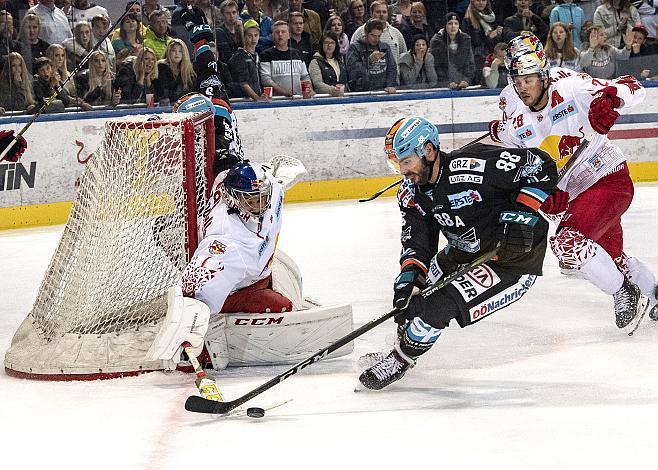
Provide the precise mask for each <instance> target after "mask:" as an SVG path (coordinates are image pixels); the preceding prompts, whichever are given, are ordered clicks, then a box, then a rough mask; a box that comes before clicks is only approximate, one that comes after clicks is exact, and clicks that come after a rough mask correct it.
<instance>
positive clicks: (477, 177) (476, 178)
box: [448, 173, 482, 184]
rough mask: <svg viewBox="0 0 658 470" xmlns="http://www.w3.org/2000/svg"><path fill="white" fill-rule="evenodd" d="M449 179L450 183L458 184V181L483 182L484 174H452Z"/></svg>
mask: <svg viewBox="0 0 658 470" xmlns="http://www.w3.org/2000/svg"><path fill="white" fill-rule="evenodd" d="M448 181H450V184H457V183H473V184H482V175H470V174H468V173H467V174H463V175H450V176H448Z"/></svg>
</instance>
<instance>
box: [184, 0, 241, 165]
mask: <svg viewBox="0 0 658 470" xmlns="http://www.w3.org/2000/svg"><path fill="white" fill-rule="evenodd" d="M181 19H182V21H183V22H184V23H185V27H186V28H187V30H188V33H189V35H190V41H191V42H192V44H194V55H193V59H194V71H195V72H196V76H197V87H198V88H199V91H200V93H188V94H187V95H184V96H182V97H181V98H180V99H179V100H178V101H177V102H176V104H175V105H174V107H173V110H174V112H198V111H205V110H210V111H212V112H213V113H214V115H215V152H216V158H215V162H214V170H215V174H219V173H220V172H222V171H224V170H227V169H229V168H231V167H232V166H233V165H235V164H236V163H238V162H240V161H242V160H243V159H244V153H243V150H242V144H241V142H240V137H239V136H238V123H237V119H236V117H235V114H234V113H233V109H232V107H231V103H230V101H229V97H228V93H227V87H228V86H229V82H230V81H231V77H230V72H229V70H228V66H227V65H226V64H224V63H223V62H221V61H220V60H219V59H218V58H216V57H215V55H214V54H213V52H212V49H211V47H210V46H211V44H212V42H213V41H214V36H213V32H212V29H211V28H210V26H209V25H208V20H207V19H206V16H205V14H204V13H203V11H202V10H201V9H199V8H198V7H188V8H186V9H184V10H183V11H182V12H181Z"/></svg>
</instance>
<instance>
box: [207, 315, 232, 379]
mask: <svg viewBox="0 0 658 470" xmlns="http://www.w3.org/2000/svg"><path fill="white" fill-rule="evenodd" d="M205 343H206V349H207V350H208V354H209V355H210V361H211V362H212V367H213V369H215V370H222V369H225V368H226V366H227V365H228V341H227V339H226V315H224V314H218V315H211V316H210V324H209V325H208V332H207V333H206V341H205Z"/></svg>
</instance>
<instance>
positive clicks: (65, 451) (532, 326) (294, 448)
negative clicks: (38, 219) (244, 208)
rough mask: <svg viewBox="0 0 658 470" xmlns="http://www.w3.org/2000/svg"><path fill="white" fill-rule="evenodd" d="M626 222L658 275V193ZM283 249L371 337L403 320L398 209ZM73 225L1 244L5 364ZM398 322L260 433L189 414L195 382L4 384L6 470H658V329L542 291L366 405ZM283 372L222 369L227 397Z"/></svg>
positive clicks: (369, 212)
mask: <svg viewBox="0 0 658 470" xmlns="http://www.w3.org/2000/svg"><path fill="white" fill-rule="evenodd" d="M636 188H637V191H636V196H635V200H634V202H633V205H632V207H631V209H630V210H629V212H628V213H627V214H626V216H625V217H624V219H623V223H624V227H625V229H626V230H625V234H624V235H625V239H626V247H627V252H629V253H631V254H635V255H637V256H639V257H641V258H642V259H643V260H644V261H646V262H647V263H648V264H649V265H650V266H651V267H652V269H653V270H654V271H655V272H656V271H658V254H657V251H656V249H655V244H656V235H655V234H656V222H655V214H656V213H657V212H658V185H648V184H645V185H637V186H636ZM285 219H286V220H285V223H284V230H283V233H282V236H281V239H280V246H281V247H282V248H283V249H284V250H286V251H287V252H288V253H289V254H290V255H291V256H292V257H293V258H294V259H295V260H296V261H297V262H298V264H299V265H300V267H301V269H302V272H303V274H304V281H305V291H306V292H305V293H306V295H310V296H312V297H314V298H317V299H318V300H320V301H322V302H324V303H332V302H352V303H353V306H354V312H355V323H356V325H361V324H363V323H365V322H367V321H368V320H370V319H372V318H374V317H376V316H379V315H380V314H382V313H384V312H386V311H388V310H389V309H390V302H391V283H392V280H393V278H394V277H395V274H396V271H397V269H398V267H397V266H398V263H397V257H398V253H399V228H400V219H399V215H398V212H397V208H396V204H395V201H394V199H392V198H382V199H379V200H377V201H374V202H370V203H368V204H358V203H357V202H356V201H341V202H328V203H307V204H291V205H288V206H287V208H286V214H285ZM61 231H62V227H61V226H60V227H52V228H51V227H48V228H37V229H21V230H13V231H5V232H0V260H2V284H1V288H0V351H1V352H2V353H3V355H4V351H5V350H6V349H7V348H8V346H9V344H10V341H11V338H12V336H13V333H14V331H15V330H16V328H17V327H18V325H19V323H20V322H21V320H22V319H23V318H24V316H25V315H26V314H27V313H28V311H29V309H30V307H31V305H32V302H33V301H34V298H35V296H36V294H37V291H38V289H39V285H40V282H41V278H42V276H43V273H44V271H45V269H46V267H47V264H48V262H49V259H50V256H51V254H52V252H53V251H54V249H55V246H56V243H57V241H58V238H59V236H60V234H61ZM393 326H394V325H393V323H386V324H384V325H381V326H379V327H378V328H377V329H375V330H373V331H371V332H370V333H368V334H366V335H365V336H363V337H361V338H359V339H358V340H357V341H356V350H355V352H354V353H353V354H352V355H351V356H349V357H346V358H341V359H335V360H330V361H326V362H320V363H317V364H314V365H312V366H310V367H308V368H307V369H305V370H304V371H303V372H301V373H299V374H297V375H295V376H293V377H292V378H290V379H288V380H287V381H285V382H283V383H281V384H279V385H278V386H276V387H274V388H272V389H271V390H269V391H268V392H266V393H264V394H263V395H261V396H259V397H257V398H255V399H254V400H253V401H252V402H250V403H249V404H250V405H252V406H267V405H268V404H272V403H276V402H279V401H281V400H286V399H289V398H293V399H294V400H293V401H292V402H290V403H288V404H287V405H285V406H282V407H280V408H277V409H275V410H271V411H270V412H268V414H267V416H266V417H265V418H263V419H261V420H255V419H252V418H248V417H233V418H220V417H213V416H208V415H197V414H191V413H188V412H186V411H185V410H184V408H183V403H184V401H185V398H186V397H187V396H188V395H189V394H193V393H194V392H195V387H194V385H193V376H192V375H186V374H183V373H179V372H176V373H168V374H165V373H152V374H147V375H143V376H141V377H133V378H127V379H116V380H110V381H103V382H101V381H96V382H73V383H66V382H63V383H53V382H39V381H28V380H21V379H15V378H11V377H8V376H7V375H6V374H3V373H0V425H1V426H0V447H2V451H0V468H2V469H13V468H23V469H34V468H40V469H43V468H47V469H50V468H64V469H94V470H96V469H106V468H107V469H149V470H150V469H195V468H204V469H238V468H240V469H266V468H267V469H269V468H274V469H302V468H303V469H307V468H308V469H313V470H315V469H325V468H326V469H337V468H345V469H348V468H349V469H351V468H356V469H366V468H376V469H396V470H404V469H418V468H431V469H451V470H452V469H476V468H477V469H498V468H500V469H524V470H525V469H551V470H552V469H597V470H601V469H615V470H618V469H624V468H634V469H647V468H656V467H657V466H658V454H656V453H655V452H654V450H655V449H654V448H653V445H654V443H655V442H656V441H657V440H658V360H657V359H658V324H656V323H654V322H651V321H650V320H648V318H647V319H646V320H645V322H644V323H643V325H642V326H641V327H640V329H639V330H638V331H637V332H636V334H635V336H633V337H628V336H626V335H625V333H624V332H623V331H621V330H619V329H617V328H616V327H615V325H614V315H613V307H612V299H611V298H609V297H607V296H605V295H603V294H601V293H599V292H597V291H595V290H594V288H593V287H591V286H590V285H589V284H587V283H586V282H585V281H582V280H574V279H570V278H566V277H564V276H561V275H560V273H559V271H558V268H557V263H556V260H555V258H554V257H553V256H552V255H551V254H548V255H547V260H546V266H545V275H544V276H543V277H542V278H540V279H539V280H538V282H537V283H536V284H535V286H534V287H533V288H532V289H531V290H530V292H529V293H528V294H527V296H526V298H524V299H523V301H520V302H517V303H515V304H514V305H513V306H511V307H509V308H506V309H504V310H502V311H499V312H496V313H494V314H493V315H492V316H491V317H489V318H488V319H485V320H483V321H482V322H480V323H478V324H476V325H474V326H471V327H468V328H466V329H460V328H459V327H457V326H452V327H450V328H448V329H447V330H446V331H445V332H444V334H443V335H442V337H441V338H440V340H439V342H438V343H437V344H436V345H435V347H434V348H433V349H432V350H431V351H430V352H429V353H428V354H426V355H425V356H423V357H422V358H421V359H420V360H419V362H418V365H417V366H416V368H414V369H413V370H412V371H411V372H409V373H408V374H407V376H406V377H404V379H403V380H402V381H400V382H397V383H395V384H393V385H391V386H390V387H389V388H387V389H385V390H384V391H381V392H362V393H354V391H353V389H354V386H355V384H356V377H357V375H358V374H357V372H356V371H355V370H354V366H353V363H354V361H355V359H356V358H357V357H358V356H359V355H361V354H363V353H365V352H368V351H373V350H379V349H382V348H384V347H386V346H385V343H386V337H387V336H391V335H392V333H393V330H394V328H393ZM286 368H287V367H259V368H237V369H230V370H228V371H225V372H223V373H222V374H221V376H220V380H219V382H220V384H221V388H222V389H223V392H224V394H225V395H226V397H227V398H228V399H233V398H236V397H238V396H240V395H242V394H243V393H245V392H246V391H248V390H250V389H252V388H254V387H256V386H258V385H260V384H261V383H263V382H265V381H267V380H269V379H270V378H271V377H273V376H274V375H276V374H278V373H280V372H283V371H284V370H285V369H286Z"/></svg>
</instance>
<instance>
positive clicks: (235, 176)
mask: <svg viewBox="0 0 658 470" xmlns="http://www.w3.org/2000/svg"><path fill="white" fill-rule="evenodd" d="M224 195H225V198H226V204H227V205H228V206H229V207H230V208H232V209H234V210H236V211H238V212H239V214H240V215H248V216H251V217H254V218H260V217H261V216H262V215H263V214H264V213H265V211H267V209H269V208H270V206H271V204H272V183H271V181H270V180H269V179H268V177H267V175H266V174H265V170H264V168H263V166H262V165H260V164H258V163H251V162H249V161H244V162H243V163H238V164H237V165H235V166H234V167H233V168H231V169H230V170H229V171H228V173H227V174H226V178H224Z"/></svg>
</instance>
